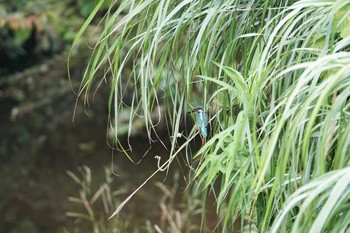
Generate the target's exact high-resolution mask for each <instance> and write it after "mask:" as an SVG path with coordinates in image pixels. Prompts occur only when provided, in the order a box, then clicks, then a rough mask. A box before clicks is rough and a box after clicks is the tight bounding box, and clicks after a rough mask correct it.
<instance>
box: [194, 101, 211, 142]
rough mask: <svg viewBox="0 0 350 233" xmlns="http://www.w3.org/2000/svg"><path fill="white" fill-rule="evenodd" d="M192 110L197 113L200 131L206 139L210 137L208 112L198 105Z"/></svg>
mask: <svg viewBox="0 0 350 233" xmlns="http://www.w3.org/2000/svg"><path fill="white" fill-rule="evenodd" d="M192 112H195V113H196V122H197V125H198V127H199V129H200V132H201V134H202V136H203V138H204V139H205V138H206V137H208V129H207V126H208V114H207V113H206V112H205V111H204V108H203V107H196V108H194V109H193V110H192Z"/></svg>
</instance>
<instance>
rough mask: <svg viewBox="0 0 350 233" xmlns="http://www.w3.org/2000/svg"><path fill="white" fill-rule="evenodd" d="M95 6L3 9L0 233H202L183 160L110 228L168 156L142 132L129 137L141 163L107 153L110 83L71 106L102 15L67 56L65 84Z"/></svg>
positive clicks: (34, 1) (69, 0) (70, 1)
mask: <svg viewBox="0 0 350 233" xmlns="http://www.w3.org/2000/svg"><path fill="white" fill-rule="evenodd" d="M97 2H98V1H97V0H62V1H54V0H31V1H27V0H5V1H0V113H1V114H0V118H1V121H0V177H1V178H0V179H1V188H0V232H11V233H19V232H26V233H39V232H198V231H199V230H200V228H201V229H202V230H203V232H206V231H207V230H208V229H209V228H210V227H209V225H210V222H209V223H206V224H208V225H206V224H204V225H203V224H202V225H201V219H202V212H203V209H202V208H203V203H202V202H201V201H200V200H199V199H197V198H196V196H195V194H194V192H193V191H191V190H189V189H187V191H189V192H186V194H185V193H184V190H185V189H186V187H187V180H186V178H185V177H187V174H188V169H187V167H186V166H184V164H183V163H182V162H181V161H179V162H178V163H177V164H176V163H174V164H176V165H174V167H175V168H174V169H171V170H170V172H169V173H168V174H164V173H161V174H159V175H157V176H156V177H155V178H154V179H152V180H151V182H149V184H147V185H146V186H145V187H144V188H143V189H141V191H140V192H138V193H137V195H136V196H135V197H134V198H133V199H132V200H131V202H129V203H128V204H127V205H126V207H125V208H124V209H123V211H122V212H121V213H120V214H119V216H118V217H116V218H113V219H112V220H110V221H108V220H107V218H108V217H109V216H110V214H111V213H112V212H113V211H114V210H115V208H116V206H117V205H118V204H119V203H120V202H121V201H123V200H124V199H125V198H126V197H127V196H128V195H129V194H130V193H131V192H132V191H134V190H135V189H136V188H137V187H138V186H139V185H140V184H141V183H142V182H143V181H144V180H145V179H147V177H148V176H149V175H150V174H152V173H153V172H154V171H155V170H156V169H157V162H156V160H155V159H154V156H155V155H161V154H167V153H168V152H167V150H166V149H165V148H164V146H162V145H161V144H160V143H158V144H157V143H155V144H154V145H152V147H151V149H150V145H149V142H148V139H147V135H144V134H143V132H142V131H140V132H139V133H136V134H135V135H134V136H133V137H132V138H131V139H130V141H131V144H132V145H133V151H132V153H130V155H131V156H132V157H133V159H134V160H135V161H139V160H140V159H142V157H143V155H144V154H145V151H148V150H149V149H150V150H149V152H148V155H147V156H146V157H144V159H143V160H142V162H141V163H139V164H134V163H132V162H130V160H128V159H127V158H126V157H125V155H124V154H122V153H121V152H119V151H116V150H113V149H111V148H110V147H109V146H108V143H107V141H108V136H107V133H106V132H107V119H108V108H107V102H108V92H109V90H108V86H107V85H105V84H103V83H102V85H101V86H99V88H98V90H97V91H96V92H94V93H92V94H91V96H90V106H85V105H84V103H83V101H76V98H77V97H76V95H75V94H74V92H73V90H77V89H78V88H79V85H80V82H81V77H82V74H83V72H84V70H85V67H86V65H87V61H88V60H89V58H90V55H91V51H92V49H91V48H90V46H89V43H90V42H91V40H93V35H94V34H96V36H98V31H96V30H97V29H96V28H94V25H97V24H98V22H99V18H101V17H103V15H104V12H103V10H102V11H101V12H100V13H98V14H97V17H96V19H94V21H93V23H92V25H91V26H90V27H91V28H88V29H87V30H88V31H89V30H90V33H89V35H90V38H89V40H90V41H89V42H88V41H83V40H82V41H80V42H79V45H78V46H77V47H76V48H75V50H73V51H72V56H71V61H70V73H71V80H69V79H68V76H67V57H68V52H69V49H70V48H71V44H72V42H73V40H74V38H75V36H76V35H77V32H78V30H79V28H80V27H81V25H82V24H83V23H84V21H85V20H86V19H87V17H88V16H89V14H90V12H91V11H92V10H93V9H94V7H95V5H96V4H97ZM110 3H111V1H105V3H104V4H105V5H104V7H102V9H108V7H109V5H110ZM115 7H117V4H116V5H115ZM73 115H74V116H75V117H74V120H73ZM164 133H165V132H164ZM126 140H127V139H126V138H125V141H126ZM165 143H168V142H167V141H166V140H165ZM198 144H200V143H198ZM112 165H113V166H112ZM112 167H113V171H112V170H111V168H112ZM116 174H117V175H118V176H117V175H116ZM208 206H213V205H208ZM208 214H209V215H210V211H209V213H208ZM211 219H212V220H213V223H212V224H211V225H212V228H214V227H215V220H214V216H211ZM208 231H209V230H208Z"/></svg>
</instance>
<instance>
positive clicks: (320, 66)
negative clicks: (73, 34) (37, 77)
mask: <svg viewBox="0 0 350 233" xmlns="http://www.w3.org/2000/svg"><path fill="white" fill-rule="evenodd" d="M102 2H103V1H100V5H101V4H102ZM97 8H98V7H97ZM97 8H96V10H97ZM111 9H114V8H111ZM95 13H96V12H93V14H92V15H90V17H91V18H92V17H93V15H94V14H95ZM88 22H89V21H87V23H88ZM86 25H87V24H86ZM86 25H85V26H83V28H82V30H81V32H80V33H79V36H78V38H76V41H77V40H78V39H79V37H80V36H81V35H82V34H81V33H82V32H83V31H84V29H85V28H86ZM101 25H103V32H102V34H101V35H100V40H99V42H98V43H97V44H96V46H95V49H94V51H93V55H92V59H91V61H90V63H89V66H88V67H87V70H86V72H85V75H84V78H83V83H82V86H81V89H80V94H82V93H84V92H88V91H89V89H90V86H91V84H92V82H93V78H94V74H95V73H96V72H97V70H99V69H104V70H105V72H106V77H109V76H111V77H112V78H111V79H110V80H108V81H109V83H110V85H111V88H112V91H111V96H110V106H109V107H110V111H111V114H112V115H113V117H111V119H112V120H111V123H112V124H113V121H114V122H115V124H114V127H116V128H117V127H118V124H117V122H118V116H119V115H120V113H121V112H123V111H124V109H129V108H130V109H131V110H130V111H129V113H130V117H129V118H130V127H129V130H131V129H132V123H133V122H134V121H136V120H137V119H140V118H141V119H143V120H144V122H145V126H146V129H147V132H148V133H149V136H151V132H152V131H155V126H156V124H157V122H154V120H153V118H152V114H153V113H154V111H158V109H160V108H158V106H159V105H165V106H166V109H167V114H166V115H167V119H168V129H169V136H170V138H171V140H172V148H171V150H170V155H169V161H168V162H169V163H170V162H171V161H172V160H173V159H174V157H175V156H176V154H177V151H176V143H177V138H178V137H179V136H182V134H181V132H179V125H180V122H181V120H182V119H183V116H184V115H185V114H186V112H187V109H188V108H189V107H192V106H195V105H198V104H200V105H202V104H203V105H204V106H206V108H207V109H208V110H209V112H210V115H211V116H212V120H211V132H212V137H211V139H210V140H209V141H208V142H207V143H206V144H205V145H204V146H203V147H202V148H201V150H200V151H199V152H198V153H197V155H196V157H197V158H199V157H200V156H202V155H205V156H204V160H203V161H202V163H201V164H200V167H199V168H198V170H197V171H196V177H197V179H198V181H199V182H198V183H199V186H198V189H200V190H202V189H204V190H205V191H206V192H211V189H212V186H213V184H214V183H216V182H220V188H219V193H218V197H217V208H218V212H219V213H222V214H224V216H223V221H222V223H221V224H222V231H223V232H226V231H230V230H229V229H230V228H231V227H233V223H234V222H235V221H237V220H239V219H240V220H241V222H242V224H241V225H242V227H243V226H244V225H247V226H248V229H250V230H252V229H255V228H256V229H257V230H258V231H259V232H266V231H272V232H289V231H291V230H292V231H293V232H324V231H328V232H343V231H345V230H346V229H348V228H349V225H350V220H349V219H350V218H349V217H350V216H349V214H350V211H349V204H348V203H349V198H350V185H349V182H350V179H349V176H350V171H349V168H348V165H349V152H350V145H349V144H350V124H349V120H350V112H349V107H350V101H349V99H350V97H349V96H350V72H349V70H350V51H349V50H350V46H349V45H350V30H349V28H350V27H349V26H348V25H350V2H349V1H346V0H329V1H323V0H301V1H288V0H286V1H259V0H255V1H254V0H246V1H234V0H232V1H229V0H226V1H207V0H195V1H193V0H185V1H175V0H172V1H170V0H157V1H154V0H144V1H121V3H120V5H119V7H118V8H117V9H114V10H110V11H108V12H107V14H106V16H105V18H104V20H103V21H102V22H101ZM130 65H132V69H131V70H129V68H127V67H128V66H130ZM125 74H128V77H127V79H125V78H122V75H125ZM106 77H104V78H106ZM130 90H132V92H131V94H130ZM125 96H128V97H130V99H131V101H130V102H129V103H126V102H125V101H123V100H124V99H125ZM159 114H161V112H160V111H159ZM115 132H116V134H115V139H116V140H117V141H118V133H117V132H118V129H116V130H115ZM195 132H196V126H194V128H193V130H192V131H191V132H190V134H191V135H193V134H194V133H195ZM191 135H190V136H191ZM186 136H188V135H186ZM192 139H193V137H189V140H192ZM184 145H188V141H187V142H186V143H185V144H184ZM180 148H181V147H180ZM167 164H168V163H167ZM167 164H165V166H167ZM162 168H164V167H162ZM247 226H246V227H247Z"/></svg>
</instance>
